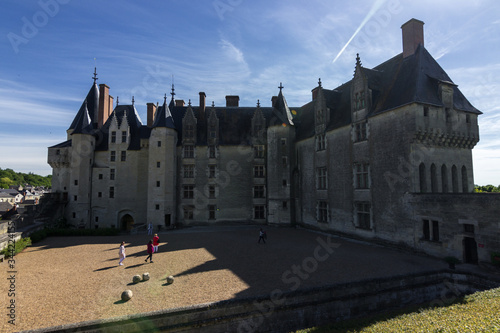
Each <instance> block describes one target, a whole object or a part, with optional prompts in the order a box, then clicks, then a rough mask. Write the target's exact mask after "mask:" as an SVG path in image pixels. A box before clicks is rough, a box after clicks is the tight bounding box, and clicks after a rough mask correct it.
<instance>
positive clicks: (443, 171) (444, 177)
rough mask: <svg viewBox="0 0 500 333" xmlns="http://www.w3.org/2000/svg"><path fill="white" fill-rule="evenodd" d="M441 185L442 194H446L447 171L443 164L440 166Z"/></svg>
mask: <svg viewBox="0 0 500 333" xmlns="http://www.w3.org/2000/svg"><path fill="white" fill-rule="evenodd" d="M441 184H442V185H441V186H442V190H443V193H448V169H447V168H446V165H444V164H443V165H442V166H441Z"/></svg>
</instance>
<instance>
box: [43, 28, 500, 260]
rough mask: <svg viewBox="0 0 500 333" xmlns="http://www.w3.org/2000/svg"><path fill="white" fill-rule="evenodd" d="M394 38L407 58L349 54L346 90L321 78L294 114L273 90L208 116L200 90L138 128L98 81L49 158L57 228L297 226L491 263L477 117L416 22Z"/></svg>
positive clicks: (492, 230) (152, 111)
mask: <svg viewBox="0 0 500 333" xmlns="http://www.w3.org/2000/svg"><path fill="white" fill-rule="evenodd" d="M410 28H411V29H410ZM402 29H403V38H404V39H406V40H404V42H403V47H404V50H403V53H401V54H399V55H397V56H395V57H393V58H392V59H389V60H388V61H386V62H384V63H382V64H381V65H379V66H377V67H375V68H373V69H368V68H365V67H363V66H362V64H361V59H360V57H359V55H358V57H357V58H356V64H355V70H354V76H353V78H352V80H350V81H348V82H347V83H345V84H343V85H341V86H339V87H337V88H335V89H333V90H329V89H326V88H323V87H322V84H321V81H319V82H318V86H317V87H315V88H314V89H313V90H312V100H311V101H310V102H308V103H307V104H305V105H303V106H301V107H289V106H288V105H287V102H286V100H285V97H284V95H283V91H282V88H283V87H282V86H281V84H280V87H279V94H278V96H274V97H272V107H261V106H260V103H257V106H256V107H240V106H239V97H238V96H226V102H227V104H226V106H224V107H219V106H217V107H216V106H215V105H213V103H212V106H211V107H210V106H206V103H205V99H206V95H205V93H204V92H200V94H199V98H200V103H199V106H193V105H191V102H189V104H188V105H187V106H186V105H185V104H184V102H183V101H182V100H174V95H175V94H174V89H173V87H172V100H171V102H170V103H169V104H168V105H167V100H166V96H165V99H164V103H163V105H162V106H157V105H154V104H152V103H148V108H147V109H148V115H147V118H148V119H147V125H143V124H142V122H141V120H140V118H139V116H138V114H137V111H136V109H135V106H134V104H132V105H119V106H118V105H117V106H116V107H115V108H114V110H112V109H113V99H112V97H111V96H109V87H108V86H106V85H100V86H99V87H97V85H96V84H95V81H94V85H93V86H92V87H91V89H90V91H89V94H88V95H87V98H86V99H85V101H84V103H83V104H82V107H81V108H80V110H79V112H78V113H77V116H76V117H75V120H74V121H73V123H72V124H71V126H70V128H69V129H68V141H66V142H63V143H61V144H59V145H56V146H53V147H50V148H49V152H48V162H49V164H50V165H51V166H52V168H53V184H52V187H53V192H54V193H56V194H57V195H59V196H60V198H59V199H60V200H62V201H63V202H65V203H66V208H65V218H66V219H67V221H68V222H69V223H70V224H73V225H75V226H81V227H87V228H94V227H95V228H97V227H116V228H121V229H123V230H132V229H134V228H136V227H137V226H145V225H148V224H152V225H154V226H155V227H156V228H158V229H159V228H160V227H164V228H173V227H175V226H176V225H195V224H215V223H254V224H273V225H283V226H294V225H302V226H305V227H309V228H315V229H321V230H325V231H329V232H335V233H339V234H344V235H349V236H351V237H359V238H363V239H371V240H376V241H381V242H384V243H391V244H396V245H398V246H402V247H406V248H411V249H414V250H417V251H422V252H427V253H429V254H432V255H436V256H447V255H453V256H457V257H459V258H461V259H464V260H465V261H468V262H478V261H487V260H489V255H490V253H491V252H494V251H499V250H500V244H498V242H496V241H495V240H494V239H495V238H494V237H492V236H491V235H498V225H495V223H496V222H494V218H493V216H494V215H491V210H488V209H486V210H485V211H484V212H482V213H481V214H482V215H481V218H480V219H479V218H478V212H477V211H476V210H475V209H474V208H473V207H474V206H473V205H474V204H480V200H477V199H475V198H476V197H474V195H473V194H472V192H473V188H474V180H473V166H472V148H473V147H474V145H475V144H476V143H477V142H478V140H479V131H478V123H477V117H478V115H480V114H481V112H480V111H479V110H477V109H476V108H474V107H473V106H472V105H471V104H470V103H469V102H468V101H467V99H466V98H465V97H464V96H463V95H462V93H461V92H460V91H459V90H458V87H457V86H456V85H455V84H453V83H452V81H451V79H450V78H449V77H448V75H447V74H446V73H445V72H444V70H443V69H442V68H441V67H440V66H439V65H438V64H437V62H436V61H435V60H434V59H433V58H432V56H431V55H430V54H429V53H428V52H427V50H426V49H425V48H424V46H423V22H421V21H418V20H414V19H412V20H410V21H409V22H408V23H406V24H405V25H403V27H402ZM408 29H410V30H408ZM464 198H474V199H471V201H470V202H467V200H465V199H464ZM455 200H456V201H455ZM490 201H491V204H492V205H493V202H498V197H496V196H494V197H493V196H492V197H488V202H490ZM457 202H460V203H462V202H466V203H467V204H457ZM497 206H498V205H497ZM449 207H453V210H452V211H450V210H449V209H448V208H449ZM471 221H472V222H471ZM464 230H466V231H464ZM485 231H487V232H488V233H485ZM464 232H465V233H467V235H464ZM476 236H477V238H475V237H476ZM478 242H480V243H478ZM478 244H480V245H478Z"/></svg>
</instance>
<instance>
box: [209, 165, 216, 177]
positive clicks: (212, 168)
mask: <svg viewBox="0 0 500 333" xmlns="http://www.w3.org/2000/svg"><path fill="white" fill-rule="evenodd" d="M208 178H215V165H209V166H208Z"/></svg>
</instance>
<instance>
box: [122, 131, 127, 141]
mask: <svg viewBox="0 0 500 333" xmlns="http://www.w3.org/2000/svg"><path fill="white" fill-rule="evenodd" d="M122 142H127V131H122Z"/></svg>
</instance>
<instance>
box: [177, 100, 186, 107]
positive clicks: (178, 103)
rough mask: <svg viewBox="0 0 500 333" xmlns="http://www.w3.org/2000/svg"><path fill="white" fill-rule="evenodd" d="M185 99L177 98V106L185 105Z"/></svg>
mask: <svg viewBox="0 0 500 333" xmlns="http://www.w3.org/2000/svg"><path fill="white" fill-rule="evenodd" d="M184 105H185V104H184V100H183V99H176V100H175V106H184Z"/></svg>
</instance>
